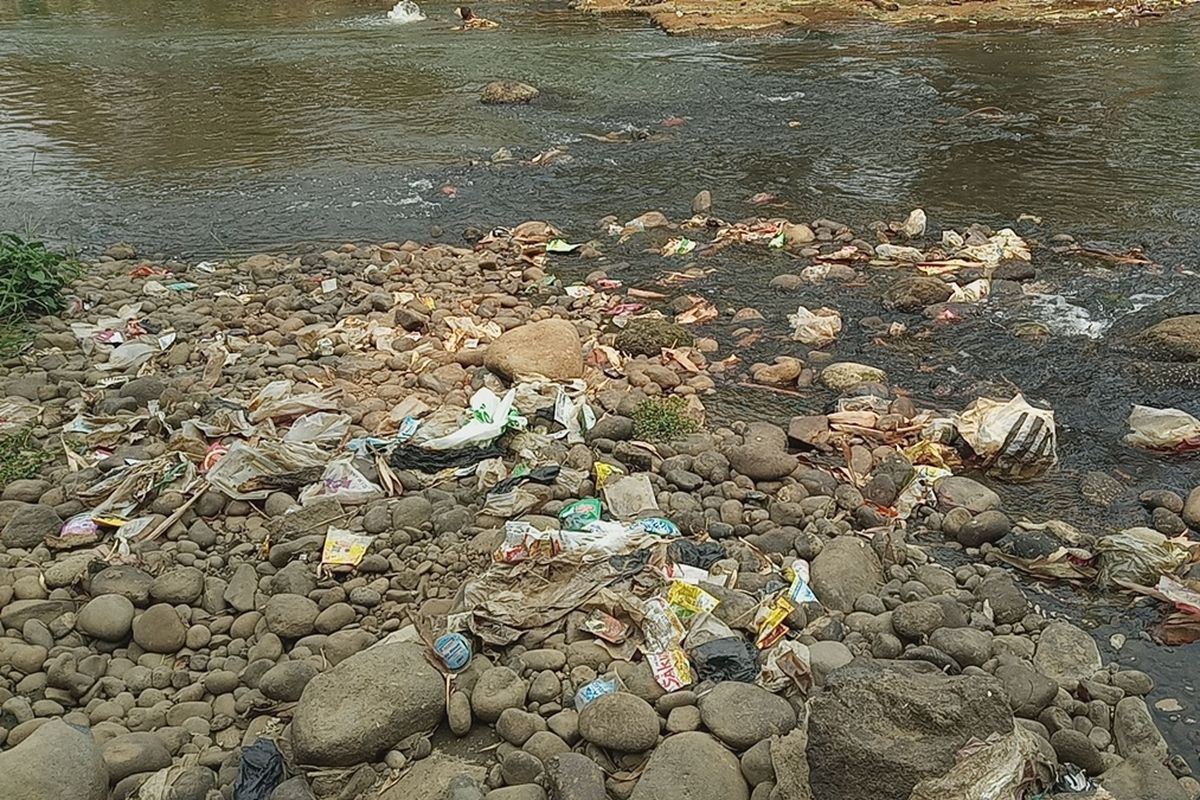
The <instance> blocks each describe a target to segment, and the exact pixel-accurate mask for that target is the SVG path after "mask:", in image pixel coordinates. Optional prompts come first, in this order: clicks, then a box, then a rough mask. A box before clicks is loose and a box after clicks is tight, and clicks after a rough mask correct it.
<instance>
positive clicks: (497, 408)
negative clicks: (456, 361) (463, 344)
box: [421, 386, 525, 450]
mask: <svg viewBox="0 0 1200 800" xmlns="http://www.w3.org/2000/svg"><path fill="white" fill-rule="evenodd" d="M516 396H517V393H516V390H515V389H509V390H508V391H507V392H506V393H505V395H504V397H503V398H501V397H499V396H497V394H496V393H495V392H493V391H492V390H491V389H489V388H487V387H486V386H485V387H483V388H482V389H480V390H479V391H477V392H475V394H473V395H471V408H470V410H469V411H468V412H467V414H468V418H469V419H468V421H467V423H466V424H465V425H463V426H462V427H461V428H459V429H458V430H457V431H455V432H453V433H450V434H447V435H445V436H439V437H438V438H436V439H431V440H429V441H426V442H422V443H421V447H422V448H424V449H426V450H453V449H455V448H459V447H464V446H466V445H471V444H474V445H485V444H488V443H489V442H491V441H492V440H494V439H496V438H497V437H499V436H500V434H502V433H504V431H506V430H510V429H513V428H518V429H519V428H524V427H525V418H524V417H522V416H521V415H520V414H516V413H514V412H513V400H514V399H516Z"/></svg>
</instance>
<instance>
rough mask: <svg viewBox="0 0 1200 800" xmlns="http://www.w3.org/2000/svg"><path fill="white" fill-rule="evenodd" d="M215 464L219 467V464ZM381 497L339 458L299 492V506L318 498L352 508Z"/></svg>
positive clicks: (348, 461) (374, 486) (377, 488)
mask: <svg viewBox="0 0 1200 800" xmlns="http://www.w3.org/2000/svg"><path fill="white" fill-rule="evenodd" d="M228 457H229V456H226V458H228ZM217 464H218V466H219V465H220V462H217ZM383 496H384V493H383V488H382V487H381V486H379V485H378V484H375V483H372V482H371V481H370V480H368V479H367V476H366V475H363V474H362V473H361V472H359V471H358V470H357V469H355V468H354V464H352V463H351V459H349V458H339V459H338V460H337V461H331V462H329V465H328V466H326V467H325V473H324V474H323V475H322V476H321V480H319V481H317V482H316V483H314V484H312V485H311V486H308V487H306V488H305V489H304V490H303V491H301V492H300V505H302V506H303V505H308V504H309V502H310V501H312V500H315V499H316V498H319V497H332V498H333V499H334V500H337V501H338V502H339V503H341V504H342V505H348V506H353V505H361V504H363V503H367V502H370V501H371V500H378V499H379V498H381V497H383Z"/></svg>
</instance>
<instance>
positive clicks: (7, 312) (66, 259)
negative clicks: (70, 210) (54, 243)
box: [0, 233, 82, 323]
mask: <svg viewBox="0 0 1200 800" xmlns="http://www.w3.org/2000/svg"><path fill="white" fill-rule="evenodd" d="M81 271H82V269H81V267H80V266H79V262H78V261H76V260H75V259H74V258H71V257H70V256H68V255H67V254H65V253H60V252H58V251H57V250H51V249H49V248H48V247H46V245H44V244H42V243H41V242H34V241H26V240H25V239H22V238H21V237H20V236H17V235H16V234H15V233H0V320H4V321H5V322H7V323H13V322H16V321H18V320H21V319H27V318H29V317H37V316H41V315H43V314H54V313H55V312H57V311H60V310H61V309H62V306H63V296H62V290H63V287H64V286H66V285H67V284H68V283H70V282H71V281H73V280H74V279H75V278H77V277H79V274H80V272H81Z"/></svg>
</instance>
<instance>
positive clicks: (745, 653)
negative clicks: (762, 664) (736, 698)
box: [688, 636, 758, 683]
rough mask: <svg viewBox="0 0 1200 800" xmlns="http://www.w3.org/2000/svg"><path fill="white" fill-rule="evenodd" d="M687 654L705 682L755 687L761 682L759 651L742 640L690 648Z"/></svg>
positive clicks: (711, 643) (726, 639)
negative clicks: (755, 683) (756, 682)
mask: <svg viewBox="0 0 1200 800" xmlns="http://www.w3.org/2000/svg"><path fill="white" fill-rule="evenodd" d="M688 654H689V655H690V656H691V657H692V661H693V662H694V664H695V667H696V674H697V676H698V677H699V679H700V680H702V681H740V682H742V683H754V682H755V681H756V680H758V651H757V650H755V648H754V645H753V644H751V643H750V642H748V641H746V640H745V639H743V638H742V637H741V636H729V637H726V638H724V639H714V640H712V641H711V642H706V643H704V644H702V645H698V646H696V647H691V648H689V650H688Z"/></svg>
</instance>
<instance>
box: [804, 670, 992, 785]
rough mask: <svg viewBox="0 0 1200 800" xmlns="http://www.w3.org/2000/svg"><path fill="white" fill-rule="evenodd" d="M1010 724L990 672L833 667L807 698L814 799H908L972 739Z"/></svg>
mask: <svg viewBox="0 0 1200 800" xmlns="http://www.w3.org/2000/svg"><path fill="white" fill-rule="evenodd" d="M1012 729H1013V715H1012V711H1011V710H1010V709H1009V707H1008V701H1007V699H1006V696H1005V694H1004V690H1003V688H1002V687H1001V685H1000V684H999V683H998V682H997V681H996V680H995V679H994V678H992V677H990V676H984V675H957V676H947V675H943V674H942V673H940V672H926V673H922V672H918V671H916V670H914V669H910V668H904V667H898V666H891V665H888V666H885V665H883V664H880V663H879V662H877V661H871V660H866V659H859V660H856V661H854V662H852V663H851V664H849V665H847V666H845V667H842V668H841V669H837V670H834V671H833V672H831V673H830V674H829V675H828V676H827V677H826V679H825V687H824V690H823V691H822V692H821V693H820V694H817V695H816V696H814V697H813V699H812V701H811V705H810V712H809V723H808V735H809V741H808V763H809V767H810V769H811V775H810V780H811V786H812V797H813V800H908V797H909V794H910V793H911V792H912V790H913V787H914V786H916V784H917V783H919V782H920V781H921V780H923V779H925V778H930V777H934V776H938V775H941V774H943V773H945V772H946V771H948V770H949V769H950V768H951V767H953V766H954V764H955V754H956V753H957V752H958V751H959V750H960V749H961V748H962V746H963V745H965V744H966V743H967V741H968V740H970V739H971V737H978V738H980V739H986V738H987V737H988V736H989V735H990V734H993V733H998V734H1005V733H1008V732H1010V731H1011V730H1012Z"/></svg>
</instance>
